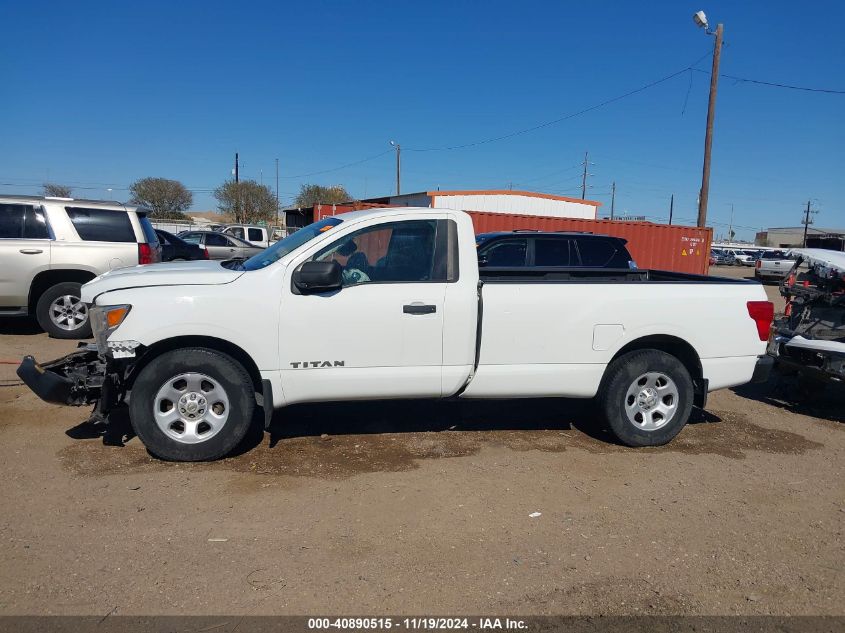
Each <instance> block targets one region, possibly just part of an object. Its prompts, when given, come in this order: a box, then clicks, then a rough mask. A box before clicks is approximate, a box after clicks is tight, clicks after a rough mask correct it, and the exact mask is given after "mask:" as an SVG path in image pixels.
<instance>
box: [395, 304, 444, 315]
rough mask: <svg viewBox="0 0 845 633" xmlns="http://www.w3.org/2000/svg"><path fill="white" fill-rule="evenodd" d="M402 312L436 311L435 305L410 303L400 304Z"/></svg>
mask: <svg viewBox="0 0 845 633" xmlns="http://www.w3.org/2000/svg"><path fill="white" fill-rule="evenodd" d="M402 312H404V313H405V314H434V313H435V312H437V306H433V305H429V304H425V303H411V304H408V305H404V306H402Z"/></svg>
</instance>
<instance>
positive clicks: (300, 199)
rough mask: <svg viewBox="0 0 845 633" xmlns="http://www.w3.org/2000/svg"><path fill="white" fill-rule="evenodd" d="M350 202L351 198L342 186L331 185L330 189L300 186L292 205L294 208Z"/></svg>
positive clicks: (319, 186)
mask: <svg viewBox="0 0 845 633" xmlns="http://www.w3.org/2000/svg"><path fill="white" fill-rule="evenodd" d="M350 200H352V196H350V195H349V193H348V192H347V191H346V189H344V187H343V185H332V186H331V187H324V186H322V185H302V186H301V187H300V188H299V195H297V196H296V200H294V202H293V205H294V206H295V207H313V206H314V205H315V204H339V203H341V202H349V201H350Z"/></svg>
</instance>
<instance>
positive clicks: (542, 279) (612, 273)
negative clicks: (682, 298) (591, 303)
mask: <svg viewBox="0 0 845 633" xmlns="http://www.w3.org/2000/svg"><path fill="white" fill-rule="evenodd" d="M479 276H480V278H481V280H482V281H483V282H484V283H549V282H587V283H624V282H635V283H698V284H750V283H756V282H754V281H750V280H746V279H733V278H729V277H710V276H708V275H695V274H692V273H678V272H672V271H668V270H647V269H635V270H632V269H629V268H582V267H563V266H555V267H526V266H514V267H504V266H495V267H492V266H491V267H482V268H479Z"/></svg>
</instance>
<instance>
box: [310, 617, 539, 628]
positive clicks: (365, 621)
mask: <svg viewBox="0 0 845 633" xmlns="http://www.w3.org/2000/svg"><path fill="white" fill-rule="evenodd" d="M308 628H309V629H312V630H329V629H348V630H361V629H365V630H366V629H371V630H378V629H381V630H387V629H407V630H411V631H416V630H428V631H437V630H447V629H461V630H473V629H475V630H479V631H485V630H503V631H519V630H524V629H526V628H527V623H526V622H525V621H524V620H520V619H511V618H495V617H480V618H464V617H457V618H439V617H415V618H382V617H379V618H361V617H358V618H309V619H308Z"/></svg>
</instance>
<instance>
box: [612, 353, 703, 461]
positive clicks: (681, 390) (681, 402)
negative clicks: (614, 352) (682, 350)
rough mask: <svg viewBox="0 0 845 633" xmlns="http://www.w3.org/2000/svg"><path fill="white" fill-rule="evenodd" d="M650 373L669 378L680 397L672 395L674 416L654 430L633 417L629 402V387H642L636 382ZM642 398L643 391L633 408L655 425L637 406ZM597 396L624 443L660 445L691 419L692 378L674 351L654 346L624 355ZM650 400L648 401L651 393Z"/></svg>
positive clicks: (632, 404) (643, 419)
mask: <svg viewBox="0 0 845 633" xmlns="http://www.w3.org/2000/svg"><path fill="white" fill-rule="evenodd" d="M646 374H658V375H660V376H663V377H664V378H668V379H669V380H670V381H671V383H673V386H674V387H675V390H676V392H677V397H676V398H675V397H674V396H672V398H671V401H673V405H672V409H671V411H672V413H671V415H669V416H664V420H666V421H665V422H664V423H663V425H662V426H659V428H655V429H654V430H644V429H645V426H641V425H638V423H637V422H635V421H633V420H631V419H629V415H628V407H627V405H628V403H627V402H626V400H628V399H629V398H630V397H631V395H630V394H629V390H630V389H637V388H639V387H637V388H635V386H634V385H635V381H637V379H638V378H640V377H643V376H645V375H646ZM640 393H643V392H642V391H640ZM649 393H651V392H649ZM638 397H639V394H638V395H637V396H634V400H633V402H631V403H630V404H631V406H632V408H631V410H632V411H636V412H637V413H639V416H640V418H641V420H642V422H643V423H644V424H654V422H653V421H651V420H646V419H645V418H643V417H642V413H643V410H642V409H637V408H636V406H635V405H636V403H637V398H638ZM597 399H598V405H599V408H600V410H601V413H602V417H603V418H604V421H605V422H606V423H607V425H608V427H609V428H610V430H611V431H612V432H613V434H614V435H615V436H616V437H617V438H618V439H619V441H620V442H622V443H623V444H626V445H627V446H660V445H662V444H666V443H667V442H669V441H671V440H672V439H673V438H674V437H675V436H676V435H677V434H678V433H680V432H681V429H682V428H684V426H685V425H686V423H687V420H689V416H690V412H691V411H692V401H693V385H692V378H691V377H690V374H689V372H688V371H687V368H686V367H684V365H683V363H681V361H679V360H678V359H677V358H675V357H674V356H672V355H671V354H667V353H666V352H661V351H659V350H654V349H647V350H639V351H634V352H630V353H628V354H625V355H623V356H620V357H619V358H617V359H616V360H614V361H613V362H612V363H611V364H610V366H609V367H608V368H607V371H606V372H605V375H604V379H603V380H602V385H601V387H600V389H599V393H598V396H597ZM646 400H647V401H648V396H646ZM646 404H647V402H646ZM658 404H659V403H658ZM645 413H646V415H649V416H650V415H652V414H653V413H650V412H649V411H645ZM654 415H660V414H659V413H656V414H654ZM658 423H659V422H658Z"/></svg>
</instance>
